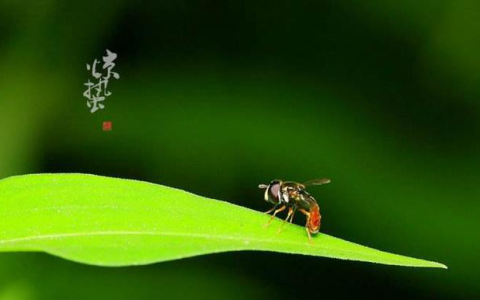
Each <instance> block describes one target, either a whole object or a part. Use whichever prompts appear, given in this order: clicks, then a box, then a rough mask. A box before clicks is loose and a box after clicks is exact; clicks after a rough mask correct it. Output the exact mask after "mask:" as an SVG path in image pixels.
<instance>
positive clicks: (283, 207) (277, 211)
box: [263, 205, 287, 227]
mask: <svg viewBox="0 0 480 300" xmlns="http://www.w3.org/2000/svg"><path fill="white" fill-rule="evenodd" d="M285 208H287V207H286V206H285V205H283V206H282V207H280V208H279V209H277V210H275V211H274V212H273V215H272V217H271V218H270V220H269V221H268V222H267V224H265V226H263V227H268V225H270V223H272V221H273V219H275V215H276V214H277V213H279V212H281V211H283V210H285Z"/></svg>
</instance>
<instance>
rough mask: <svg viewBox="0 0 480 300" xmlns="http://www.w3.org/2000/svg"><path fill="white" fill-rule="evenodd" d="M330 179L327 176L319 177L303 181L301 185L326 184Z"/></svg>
mask: <svg viewBox="0 0 480 300" xmlns="http://www.w3.org/2000/svg"><path fill="white" fill-rule="evenodd" d="M330 181H331V180H330V179H328V178H320V179H312V180H309V181H307V182H305V183H304V184H303V185H304V186H312V185H322V184H327V183H330Z"/></svg>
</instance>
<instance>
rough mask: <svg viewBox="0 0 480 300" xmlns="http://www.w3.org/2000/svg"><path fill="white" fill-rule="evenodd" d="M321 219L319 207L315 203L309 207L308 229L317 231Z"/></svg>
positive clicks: (312, 231)
mask: <svg viewBox="0 0 480 300" xmlns="http://www.w3.org/2000/svg"><path fill="white" fill-rule="evenodd" d="M321 220H322V216H321V215H320V208H319V207H318V205H315V206H313V207H312V208H311V209H310V219H309V221H308V229H309V231H310V232H311V233H317V232H318V231H319V230H320V223H321Z"/></svg>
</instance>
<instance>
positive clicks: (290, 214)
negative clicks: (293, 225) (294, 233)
mask: <svg viewBox="0 0 480 300" xmlns="http://www.w3.org/2000/svg"><path fill="white" fill-rule="evenodd" d="M292 215H293V209H292V208H291V207H289V208H288V215H287V217H286V218H285V220H284V221H283V223H282V226H280V228H279V229H278V231H277V233H280V232H281V231H282V229H283V226H285V224H286V223H287V222H288V219H289V218H290V216H292Z"/></svg>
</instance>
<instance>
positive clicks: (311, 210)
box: [258, 178, 330, 240]
mask: <svg viewBox="0 0 480 300" xmlns="http://www.w3.org/2000/svg"><path fill="white" fill-rule="evenodd" d="M327 183H330V179H328V178H322V179H313V180H310V181H307V182H305V183H298V182H293V181H282V180H278V179H275V180H272V182H270V184H268V185H267V184H260V185H259V186H258V187H259V188H261V189H265V201H267V202H270V203H272V204H273V205H274V206H273V207H272V209H270V210H268V211H266V212H265V213H266V214H269V213H271V212H272V211H273V215H272V217H271V218H270V220H269V221H268V223H267V224H265V226H268V225H270V223H271V222H272V221H273V219H274V218H275V215H276V214H277V213H279V212H281V211H283V210H285V209H287V208H288V214H287V218H286V219H285V221H284V223H283V224H282V226H281V227H280V229H279V232H280V231H281V229H282V228H283V226H284V225H285V223H287V222H290V223H292V220H293V216H294V215H295V212H296V211H297V210H298V211H300V212H301V213H303V214H304V215H305V216H306V217H307V222H306V224H305V229H306V230H307V234H308V239H309V240H311V239H312V236H311V234H315V233H317V232H318V231H319V230H320V221H321V218H322V217H321V216H320V207H319V206H318V203H317V200H315V198H313V197H312V196H311V195H310V194H309V193H308V192H307V191H306V190H305V188H306V187H307V186H312V185H322V184H327Z"/></svg>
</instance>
